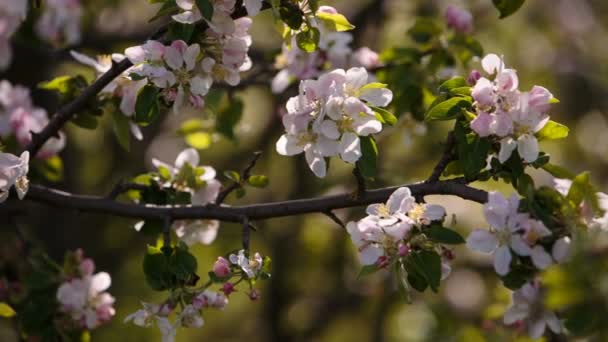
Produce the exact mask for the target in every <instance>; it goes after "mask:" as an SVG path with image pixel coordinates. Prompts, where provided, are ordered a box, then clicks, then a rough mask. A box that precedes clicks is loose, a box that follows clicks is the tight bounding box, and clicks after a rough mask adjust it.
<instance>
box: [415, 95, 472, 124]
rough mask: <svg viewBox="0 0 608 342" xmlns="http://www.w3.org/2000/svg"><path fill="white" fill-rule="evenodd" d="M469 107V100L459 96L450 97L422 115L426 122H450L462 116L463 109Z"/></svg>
mask: <svg viewBox="0 0 608 342" xmlns="http://www.w3.org/2000/svg"><path fill="white" fill-rule="evenodd" d="M470 107H471V99H470V98H466V97H459V96H458V97H452V98H450V99H448V100H446V101H443V102H441V103H438V104H436V105H435V106H433V107H431V108H430V109H429V110H428V111H427V112H426V114H425V115H424V119H425V120H426V121H433V120H452V119H455V118H457V117H458V116H459V115H460V114H462V111H463V109H467V108H470Z"/></svg>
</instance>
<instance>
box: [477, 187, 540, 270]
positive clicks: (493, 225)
mask: <svg viewBox="0 0 608 342" xmlns="http://www.w3.org/2000/svg"><path fill="white" fill-rule="evenodd" d="M518 209H519V198H518V197H517V195H516V194H512V195H511V197H510V198H508V199H507V198H505V197H504V196H503V195H502V194H500V193H499V192H495V191H492V192H490V193H489V195H488V202H487V203H486V204H485V205H484V215H485V218H486V220H487V222H488V223H489V224H490V230H489V231H488V230H485V229H475V230H473V231H472V232H471V234H470V235H469V237H468V238H467V247H469V248H470V249H473V250H476V251H480V252H484V253H488V254H493V255H494V270H495V271H496V273H498V274H499V275H501V276H504V275H506V274H507V273H509V271H510V269H511V266H510V265H511V261H512V260H513V255H516V256H517V255H519V256H529V257H530V258H531V259H532V262H533V264H534V265H535V266H536V267H537V268H539V269H545V268H546V267H548V266H549V265H550V264H551V263H552V258H551V256H550V255H549V254H548V253H547V252H546V251H545V250H544V248H543V247H542V246H541V245H538V244H537V242H538V240H539V239H540V238H543V237H547V236H550V235H551V231H549V230H548V229H547V228H546V227H545V226H544V224H543V223H542V222H540V221H537V220H534V219H532V218H530V216H529V215H528V214H526V213H521V212H519V211H518ZM513 253H514V254H513Z"/></svg>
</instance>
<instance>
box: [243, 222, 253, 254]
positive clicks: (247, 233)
mask: <svg viewBox="0 0 608 342" xmlns="http://www.w3.org/2000/svg"><path fill="white" fill-rule="evenodd" d="M242 235H243V237H242V239H243V249H244V250H246V251H248V250H249V241H250V239H251V225H250V224H249V218H248V217H247V216H245V217H243V232H242Z"/></svg>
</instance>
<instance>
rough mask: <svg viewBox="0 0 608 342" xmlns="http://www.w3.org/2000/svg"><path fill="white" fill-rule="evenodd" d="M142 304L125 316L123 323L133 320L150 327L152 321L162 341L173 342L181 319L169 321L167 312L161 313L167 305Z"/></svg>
mask: <svg viewBox="0 0 608 342" xmlns="http://www.w3.org/2000/svg"><path fill="white" fill-rule="evenodd" d="M142 306H143V309H140V310H137V311H136V312H134V313H132V314H130V315H128V316H127V317H125V319H124V323H129V322H133V324H135V325H137V326H140V327H150V326H151V325H152V324H153V323H156V326H157V327H158V329H159V330H160V333H161V336H162V341H163V342H174V341H175V335H176V334H177V328H179V327H180V326H181V324H182V320H180V319H177V320H176V321H175V322H171V321H170V320H169V318H167V316H168V314H169V313H166V312H165V313H163V308H164V307H167V306H166V305H158V304H150V303H142ZM189 313H190V309H189ZM190 318H192V317H188V319H190Z"/></svg>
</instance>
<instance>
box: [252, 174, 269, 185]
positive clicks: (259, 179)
mask: <svg viewBox="0 0 608 342" xmlns="http://www.w3.org/2000/svg"><path fill="white" fill-rule="evenodd" d="M247 183H248V184H249V185H251V186H253V187H256V188H265V187H267V186H268V183H269V180H268V177H266V176H264V175H253V176H249V178H247Z"/></svg>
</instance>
